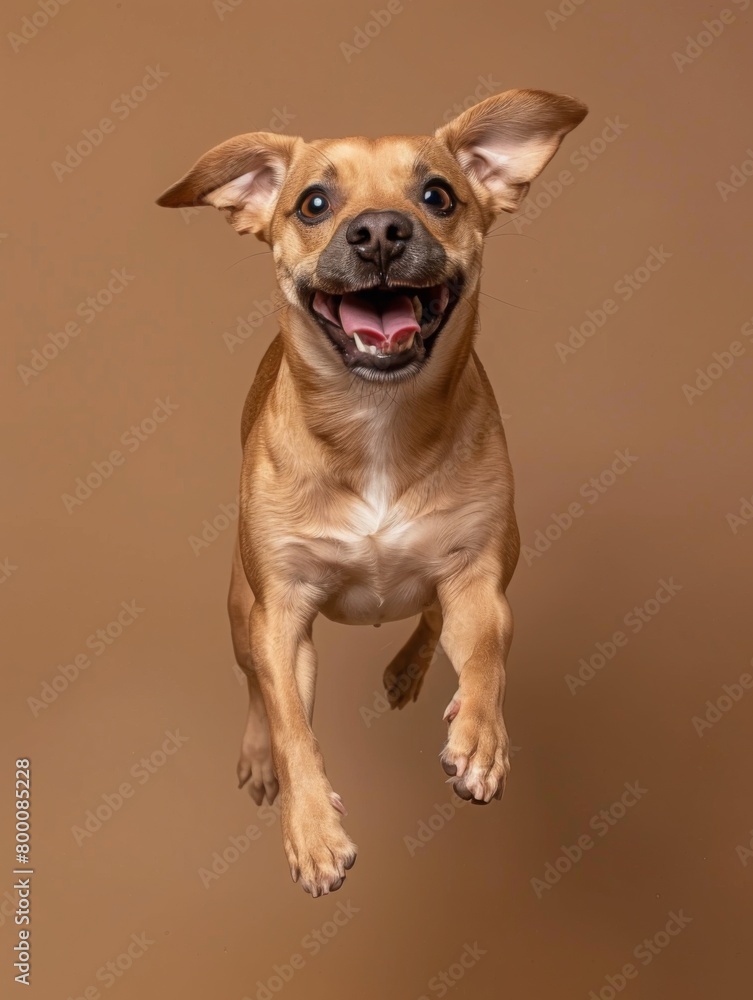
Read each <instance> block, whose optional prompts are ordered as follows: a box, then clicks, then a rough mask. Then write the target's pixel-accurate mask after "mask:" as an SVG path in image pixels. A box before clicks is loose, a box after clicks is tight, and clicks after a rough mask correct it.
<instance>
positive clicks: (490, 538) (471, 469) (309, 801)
mask: <svg viewBox="0 0 753 1000" xmlns="http://www.w3.org/2000/svg"><path fill="white" fill-rule="evenodd" d="M586 114H587V108H586V106H585V105H584V104H582V103H581V102H580V101H578V100H576V99H574V98H572V97H567V96H562V95H557V94H551V93H548V92H546V91H540V90H508V91H505V92H504V93H501V94H498V95H495V96H493V97H490V98H488V99H487V100H484V101H482V102H481V103H479V104H477V105H475V106H473V107H471V108H470V109H468V110H467V111H465V112H463V113H462V114H460V115H459V116H458V117H456V118H454V119H452V120H451V121H450V122H449V123H448V124H446V125H444V126H442V127H441V128H439V129H438V130H437V131H436V132H434V133H433V135H423V136H409V135H390V136H385V137H382V138H378V139H368V138H363V137H355V138H345V139H318V140H315V141H311V142H307V141H304V140H303V139H302V138H298V137H291V136H287V135H280V134H276V133H269V132H251V133H247V134H244V135H238V136H235V137H234V138H232V139H228V140H227V141H226V142H223V143H222V144H221V145H219V146H216V147H215V148H213V149H211V150H209V152H207V153H206V154H205V155H204V156H202V157H201V158H200V159H199V160H198V161H197V163H196V164H195V165H194V166H193V167H192V168H191V170H189V171H188V173H187V174H186V175H185V176H184V177H183V178H182V179H181V180H179V181H177V183H175V184H173V185H172V187H170V188H168V190H167V191H166V192H165V193H164V194H163V195H162V196H161V197H160V198H159V199H158V201H157V204H158V205H162V206H166V207H170V208H180V207H187V206H201V205H210V206H214V207H215V208H217V209H219V210H220V211H221V212H223V213H224V215H225V216H226V218H227V221H228V222H229V223H230V224H231V225H232V226H233V227H234V228H235V229H236V230H237V231H238V232H239V233H241V234H244V233H253V234H254V235H255V236H256V237H257V238H258V239H260V240H262V241H264V242H266V243H267V244H269V246H270V247H271V252H272V257H273V261H274V266H275V271H276V276H277V280H278V282H279V286H280V289H281V291H282V293H283V296H284V302H285V304H284V306H283V308H282V310H281V313H280V332H279V333H278V334H277V336H276V337H275V338H274V340H273V341H272V343H271V344H270V346H269V348H268V349H267V351H266V353H265V354H264V357H263V359H262V361H261V363H260V365H259V369H258V371H257V374H256V377H255V379H254V382H253V385H252V387H251V390H250V392H249V395H248V398H247V400H246V404H245V407H244V410H243V417H242V428H241V443H242V448H243V463H242V472H241V484H240V518H239V534H238V541H237V544H236V548H235V554H234V558H233V567H232V578H231V584H230V592H229V597H228V610H229V615H230V622H231V631H232V640H233V647H234V651H235V656H236V658H237V661H238V663H239V665H240V667H241V668H242V669H243V671H244V672H245V675H246V678H247V682H248V693H249V708H248V719H247V724H246V728H245V733H244V736H243V740H242V746H241V753H240V760H239V763H238V781H239V785H240V786H243V785H244V784H246V783H249V785H250V792H251V795H252V797H253V799H254V801H255V802H256V803H257V805H261V803H262V802H263V800H264V798H265V797H266V799H267V800H268V801H269V802H270V803H272V802H273V801H274V800H275V798H276V796H277V794H278V791H280V793H281V813H280V815H281V826H282V837H283V844H284V848H285V853H286V855H287V859H288V862H289V865H290V872H291V876H292V878H293V881H300V883H301V885H302V886H303V888H304V889H305V890H306V891H307V892H309V893H311V895H312V896H321V895H326V894H327V893H329V892H332V891H334V890H336V889H339V888H340V886H341V885H342V884H343V881H344V879H345V876H346V871H347V870H348V869H350V868H351V866H352V865H353V863H354V861H355V858H356V847H355V845H354V844H353V843H352V842H351V840H350V839H349V838H348V836H347V834H346V833H345V831H344V829H343V827H342V825H341V818H340V816H341V814H343V815H344V814H345V809H344V807H343V803H342V800H341V798H340V796H339V795H337V793H335V792H334V790H333V788H332V786H331V784H330V782H329V780H328V778H327V775H326V772H325V768H324V762H323V758H322V754H321V752H320V749H319V745H318V743H317V740H316V737H315V736H314V732H313V729H312V714H313V707H314V689H315V681H316V652H315V649H314V645H313V642H312V628H313V623H314V620H315V618H316V617H317V615H318V614H319V613H321V614H324V615H326V617H327V618H329V619H330V620H332V621H335V622H341V623H343V624H347V625H376V626H378V625H381V624H382V622H391V621H398V620H402V619H405V618H410V617H413V616H417V615H420V619H419V621H418V624H417V626H416V628H415V631H414V632H413V634H412V635H411V637H410V638H409V639H408V641H407V642H406V644H405V645H404V647H403V648H402V649H401V650H400V652H399V653H398V654H397V655H396V656H395V657H394V659H393V660H392V662H391V663H390V664H389V666H388V667H387V668H386V670H385V673H384V684H385V687H386V690H387V696H388V699H389V702H390V705H391V706H392V707H393V708H402V707H403V706H405V705H406V704H408V703H409V702H410V701H411V700H415V699H416V697H417V696H418V693H419V691H420V689H421V685H422V682H423V679H424V675H425V673H426V670H427V669H428V667H429V665H430V663H431V660H432V657H433V655H434V652H435V650H436V647H437V645H438V644H439V642H440V639H441V646H442V649H443V650H444V652H445V653H446V654H447V656H448V658H449V660H450V661H451V663H452V665H453V667H454V669H455V671H456V672H457V675H458V688H457V691H456V693H455V695H454V696H453V698H452V700H451V701H450V704H449V705H448V706H447V710H446V712H445V715H444V719H445V720H446V722H447V723H448V733H447V740H446V743H445V745H444V748H443V750H442V752H441V755H440V759H441V764H442V766H443V768H444V771H445V772H446V773H447V774H448V775H450V777H451V780H452V783H453V785H454V789H455V792H456V793H457V794H458V795H459V796H460V797H461V798H463V799H466V800H471V801H472V802H474V803H479V804H481V803H488V802H490V801H491V800H492V799H499V798H500V797H501V796H502V792H503V790H504V787H505V780H506V778H507V774H508V770H509V755H508V749H509V740H508V736H507V732H506V729H505V723H504V719H503V713H502V708H503V700H504V694H505V664H506V661H507V656H508V652H509V649H510V643H511V640H512V634H513V620H512V614H511V611H510V607H509V604H508V602H507V599H506V596H505V592H506V589H507V586H508V584H509V582H510V579H511V577H512V574H513V571H514V569H515V566H516V563H517V560H518V552H519V534H518V529H517V525H516V521H515V514H514V509H513V476H512V471H511V467H510V461H509V458H508V453H507V445H506V441H505V433H504V430H503V426H502V420H501V417H500V414H499V411H498V408H497V404H496V401H495V398H494V393H493V390H492V386H491V384H490V382H489V379H488V377H487V375H486V373H485V371H484V368H483V367H482V365H481V362H480V360H479V358H478V355H477V353H476V351H475V349H474V341H475V338H476V334H477V332H478V297H479V281H480V275H481V267H482V251H483V247H484V240H485V237H486V236H487V234H488V233H489V230H490V228H491V227H492V225H493V224H494V222H495V219H496V218H497V216H498V213H500V212H514V211H515V209H517V208H518V207H519V206H520V204H521V202H522V201H523V199H524V198H525V196H526V193H527V192H528V189H529V186H530V184H531V182H532V181H533V179H534V178H535V177H536V176H537V175H538V174H539V173H540V172H541V170H542V169H543V168H544V167H545V166H546V164H547V163H548V162H549V160H550V159H551V158H552V156H554V154H555V152H556V151H557V149H558V147H559V145H560V143H561V141H562V139H563V138H564V137H565V135H567V133H568V132H570V131H571V130H572V129H573V128H575V127H576V126H577V125H578V124H579V123H580V122H581V121H582V120H583V118H584V117H585V116H586Z"/></svg>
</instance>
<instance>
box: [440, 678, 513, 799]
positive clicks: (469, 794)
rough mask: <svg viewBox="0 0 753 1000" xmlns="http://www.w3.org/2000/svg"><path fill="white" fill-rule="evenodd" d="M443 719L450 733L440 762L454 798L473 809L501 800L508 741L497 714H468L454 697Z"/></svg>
mask: <svg viewBox="0 0 753 1000" xmlns="http://www.w3.org/2000/svg"><path fill="white" fill-rule="evenodd" d="M445 718H446V719H448V720H449V722H450V732H449V735H448V738H447V743H446V744H445V746H444V749H443V750H442V753H441V754H440V760H441V762H442V767H443V768H444V770H445V772H446V773H447V774H449V775H451V776H452V778H453V779H454V780H453V782H452V784H453V787H454V789H455V792H456V794H457V795H459V796H460V798H461V799H466V800H471V801H472V802H474V803H476V804H477V805H482V804H484V805H485V804H486V803H488V802H491V800H492V799H501V798H502V795H503V793H504V790H505V782H506V780H507V775H508V773H509V771H510V756H509V749H510V741H509V739H508V738H507V730H506V729H505V723H504V720H503V719H502V716H501V714H495V715H489V716H488V717H487V713H486V712H472V711H470V710H469V708H468V706H464V705H463V704H462V702H461V701H460V699H459V698H458V696H456V697H455V698H454V699H453V701H452V702H450V705H449V706H448V709H447V712H446V713H445Z"/></svg>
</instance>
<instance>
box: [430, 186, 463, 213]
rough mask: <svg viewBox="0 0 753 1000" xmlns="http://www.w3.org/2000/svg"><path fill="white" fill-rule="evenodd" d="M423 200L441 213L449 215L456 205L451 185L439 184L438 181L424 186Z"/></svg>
mask: <svg viewBox="0 0 753 1000" xmlns="http://www.w3.org/2000/svg"><path fill="white" fill-rule="evenodd" d="M423 202H424V205H426V207H427V208H431V209H433V210H434V211H435V212H439V213H440V214H441V215H449V213H450V212H451V211H452V210H453V208H454V207H455V199H454V198H453V196H452V190H451V189H450V188H449V187H445V186H444V184H437V183H436V182H434V183H432V184H427V185H426V187H425V188H424V196H423Z"/></svg>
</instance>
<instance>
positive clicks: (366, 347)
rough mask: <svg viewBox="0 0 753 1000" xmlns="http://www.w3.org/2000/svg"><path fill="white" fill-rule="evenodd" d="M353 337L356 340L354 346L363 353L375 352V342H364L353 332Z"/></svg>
mask: <svg viewBox="0 0 753 1000" xmlns="http://www.w3.org/2000/svg"><path fill="white" fill-rule="evenodd" d="M353 339H354V340H355V342H356V347H357V348H358V350H359V351H361V352H362V353H363V354H376V353H377V348H376V344H364V342H363V341H362V340H361V338H360V337H359V336H358V334H357V333H354V334H353Z"/></svg>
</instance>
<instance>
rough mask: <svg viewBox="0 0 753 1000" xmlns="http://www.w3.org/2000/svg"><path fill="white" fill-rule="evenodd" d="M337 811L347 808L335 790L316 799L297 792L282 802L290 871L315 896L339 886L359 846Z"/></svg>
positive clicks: (324, 893) (283, 827) (285, 845)
mask: <svg viewBox="0 0 753 1000" xmlns="http://www.w3.org/2000/svg"><path fill="white" fill-rule="evenodd" d="M338 812H341V813H344V812H345V810H344V808H343V805H342V802H341V800H340V796H339V795H336V794H335V793H334V792H332V793H330V795H329V797H327V796H326V795H325V796H320V797H318V798H316V799H312V798H311V797H309V796H304V795H302V794H300V793H298V794H296V796H295V798H294V800H293V801H291V802H290V803H289V804H283V811H282V833H283V845H284V847H285V853H286V855H287V858H288V863H289V865H290V874H291V876H292V878H293V881H294V882H300V883H301V886H302V887H303V888H304V889H305V891H306V892H310V893H311V895H312V896H326V895H327V893H329V892H334V891H335V890H336V889H339V888H340V886H341V885H342V884H343V882H344V881H345V873H346V871H347V870H348V869H349V868H352V867H353V865H354V864H355V861H356V846H355V844H353V843H352V842H351V840H350V838H349V837H348V835H347V834H346V833H345V831H344V830H343V828H342V826H341V825H340V820H339V818H338V816H337V813H338Z"/></svg>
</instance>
